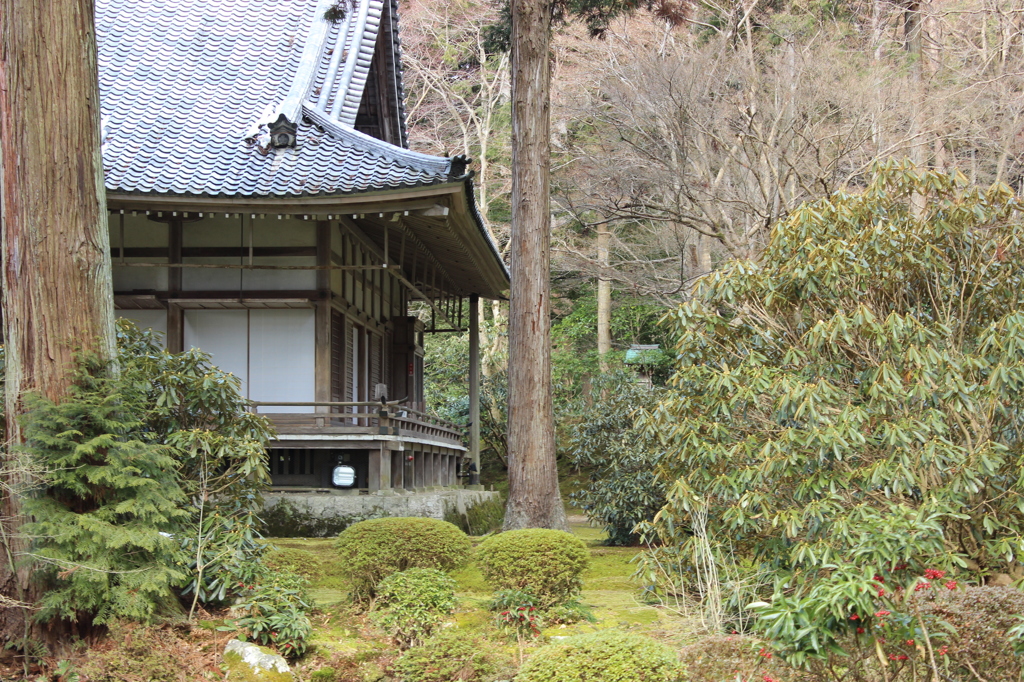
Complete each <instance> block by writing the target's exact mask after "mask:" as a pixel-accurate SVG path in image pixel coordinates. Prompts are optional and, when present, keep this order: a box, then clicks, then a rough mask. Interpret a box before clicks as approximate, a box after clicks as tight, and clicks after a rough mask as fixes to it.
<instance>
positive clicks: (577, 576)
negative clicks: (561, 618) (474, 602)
mask: <svg viewBox="0 0 1024 682" xmlns="http://www.w3.org/2000/svg"><path fill="white" fill-rule="evenodd" d="M477 562H478V564H479V565H480V571H481V572H482V573H483V576H484V579H485V580H486V581H487V582H488V583H489V584H490V585H491V587H492V588H494V589H495V590H519V591H523V592H528V593H530V594H531V595H533V596H534V597H535V598H536V599H537V603H536V604H535V606H537V607H539V608H542V609H546V608H550V607H552V606H555V605H557V604H563V603H565V602H567V601H569V600H570V599H572V598H573V597H574V596H575V595H577V594H579V592H580V589H581V588H582V587H583V580H582V577H581V576H582V574H583V571H584V570H586V568H587V565H588V555H587V547H586V545H584V544H583V541H582V540H580V539H579V538H577V537H576V536H574V535H571V534H570V533H566V532H564V531H560V530H549V529H546V528H528V529H525V530H511V531H507V532H504V533H500V534H498V535H494V536H491V537H489V538H487V539H486V540H484V541H483V542H482V543H481V544H480V547H479V548H477Z"/></svg>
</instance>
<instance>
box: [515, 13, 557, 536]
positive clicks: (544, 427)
mask: <svg viewBox="0 0 1024 682" xmlns="http://www.w3.org/2000/svg"><path fill="white" fill-rule="evenodd" d="M550 32H551V0H512V231H511V235H510V247H511V249H510V250H511V260H512V263H511V270H512V273H511V274H512V292H511V296H510V300H509V358H508V367H509V372H508V383H509V398H508V449H509V468H508V477H509V496H508V506H507V508H506V511H505V529H506V530H510V529H516V528H557V529H561V530H567V529H568V524H567V523H566V519H565V507H563V506H562V498H561V496H560V494H559V492H558V469H557V468H556V466H555V418H554V411H553V406H552V398H551V336H550V332H551V280H550V269H551V229H550V228H551V222H550V221H551V216H550V211H549V205H550V201H549V197H548V185H549V176H550V157H551V148H550V143H551V140H550V136H551V120H550V108H551V102H550V84H551V68H550V63H549V56H548V43H549V40H550Z"/></svg>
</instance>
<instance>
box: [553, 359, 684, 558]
mask: <svg viewBox="0 0 1024 682" xmlns="http://www.w3.org/2000/svg"><path fill="white" fill-rule="evenodd" d="M592 389H593V396H589V398H590V399H589V400H586V399H582V400H580V403H582V404H581V405H579V406H578V410H577V416H578V418H579V421H578V422H577V423H576V424H574V425H573V426H572V428H571V429H570V430H569V436H568V439H567V448H566V454H567V455H568V459H569V463H570V464H571V465H572V466H573V467H574V468H576V469H577V470H581V471H585V472H587V474H588V481H587V484H586V486H585V487H584V488H583V489H582V490H579V491H577V492H575V493H573V494H572V495H571V496H570V499H571V500H572V501H573V502H574V503H576V504H577V505H578V506H579V507H580V508H582V509H583V510H584V511H585V512H586V514H587V517H588V518H589V519H590V520H591V521H592V522H596V523H599V524H602V525H603V526H604V528H605V532H606V533H607V534H608V539H607V540H606V542H607V543H608V544H609V545H633V544H636V543H637V541H638V540H639V536H638V535H637V534H635V533H634V532H633V529H634V528H635V527H636V525H637V524H639V523H641V522H644V521H647V522H650V521H653V520H654V515H655V514H657V513H658V510H659V509H661V507H662V506H663V505H664V504H665V485H664V483H663V482H662V481H661V480H659V479H658V477H657V476H656V474H655V469H656V468H657V465H658V461H659V460H660V459H661V448H660V447H659V444H658V440H657V438H656V437H654V436H652V434H650V433H648V432H644V431H641V430H638V429H636V428H635V426H634V414H635V413H636V411H637V410H639V409H644V408H648V409H649V408H650V407H652V406H653V405H655V404H656V403H657V401H658V399H659V397H660V396H661V393H662V390H661V389H652V388H650V387H648V386H646V385H645V384H641V383H637V377H636V376H635V375H634V374H632V373H628V372H617V373H613V374H607V375H604V376H602V377H599V378H598V379H597V380H596V381H595V382H594V385H593V387H592ZM595 396H606V397H604V398H603V399H600V400H597V401H595V400H594V399H593V398H594V397H595Z"/></svg>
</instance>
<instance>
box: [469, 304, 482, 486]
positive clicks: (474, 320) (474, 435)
mask: <svg viewBox="0 0 1024 682" xmlns="http://www.w3.org/2000/svg"><path fill="white" fill-rule="evenodd" d="M469 458H470V459H471V460H473V461H474V462H476V468H477V471H479V470H480V296H478V295H477V294H470V296H469Z"/></svg>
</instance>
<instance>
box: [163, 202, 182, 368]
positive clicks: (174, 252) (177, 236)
mask: <svg viewBox="0 0 1024 682" xmlns="http://www.w3.org/2000/svg"><path fill="white" fill-rule="evenodd" d="M182 232H183V227H182V221H181V220H171V221H170V222H169V223H167V233H168V244H167V247H168V249H167V256H168V258H167V262H168V263H181V244H182V239H183V235H182ZM167 292H168V294H169V295H170V297H171V299H172V300H173V299H175V298H178V296H180V295H181V268H167ZM184 345H185V312H184V311H183V310H182V309H181V307H180V306H178V305H176V304H175V303H171V304H170V305H168V306H167V350H169V351H170V352H172V353H180V352H181V351H183V350H185V348H184Z"/></svg>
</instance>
